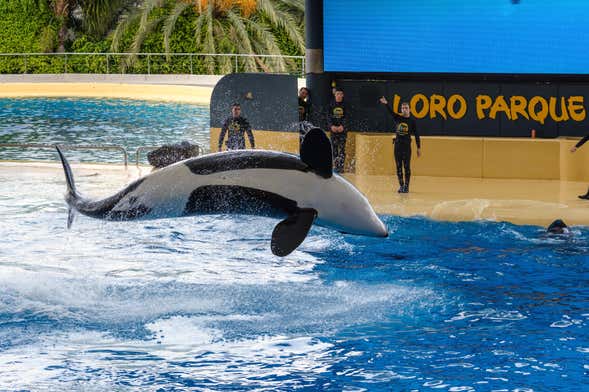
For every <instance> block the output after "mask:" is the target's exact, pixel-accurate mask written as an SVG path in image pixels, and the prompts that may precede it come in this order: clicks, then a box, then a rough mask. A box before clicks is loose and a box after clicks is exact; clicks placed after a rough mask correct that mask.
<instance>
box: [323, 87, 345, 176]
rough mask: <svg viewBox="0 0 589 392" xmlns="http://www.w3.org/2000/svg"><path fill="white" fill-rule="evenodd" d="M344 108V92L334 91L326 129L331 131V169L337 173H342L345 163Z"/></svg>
mask: <svg viewBox="0 0 589 392" xmlns="http://www.w3.org/2000/svg"><path fill="white" fill-rule="evenodd" d="M345 120H346V106H345V104H344V92H343V91H342V90H341V89H338V90H336V92H335V99H334V101H333V102H332V103H331V105H329V113H328V118H327V125H328V127H327V129H329V131H331V145H332V147H333V167H334V170H335V171H336V172H337V173H341V172H343V171H344V162H345V161H346V139H347V136H348V135H347V129H346V127H345Z"/></svg>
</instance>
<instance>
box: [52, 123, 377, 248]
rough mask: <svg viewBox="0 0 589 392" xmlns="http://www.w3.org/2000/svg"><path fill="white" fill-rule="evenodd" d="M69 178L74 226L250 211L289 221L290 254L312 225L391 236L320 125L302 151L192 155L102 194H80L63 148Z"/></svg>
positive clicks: (285, 231)
mask: <svg viewBox="0 0 589 392" xmlns="http://www.w3.org/2000/svg"><path fill="white" fill-rule="evenodd" d="M56 149H57V152H58V154H59V157H60V159H61V163H62V165H63V169H64V172H65V177H66V184H67V192H66V194H65V199H66V202H67V204H68V205H69V214H68V227H69V226H71V223H72V220H73V212H74V211H78V212H80V213H82V214H84V215H87V216H90V217H93V218H99V219H106V220H117V221H118V220H136V219H157V218H170V217H181V216H190V215H198V214H219V213H223V214H225V213H231V214H248V215H261V216H269V217H275V218H279V219H282V220H281V221H280V222H279V223H278V224H277V225H276V227H275V228H274V231H273V233H272V240H271V250H272V253H274V254H275V255H277V256H286V255H288V254H289V253H291V252H292V251H294V250H295V249H296V248H297V247H298V246H299V245H300V244H301V243H302V242H303V241H304V239H305V238H306V236H307V233H308V232H309V230H310V228H311V226H312V225H313V223H316V224H318V225H321V226H325V227H329V228H333V229H335V230H337V231H340V232H343V233H350V234H359V235H367V236H376V237H386V236H388V231H387V228H386V226H385V225H384V224H383V223H382V221H381V220H380V219H379V217H378V216H377V215H376V213H375V212H374V210H373V208H372V206H371V205H370V203H369V202H368V200H367V199H366V197H365V196H364V195H363V194H362V193H360V192H359V191H358V190H357V189H356V188H355V187H354V186H353V185H352V184H351V183H349V182H348V181H347V180H345V179H344V178H343V177H341V176H339V175H337V174H335V175H334V173H333V166H332V147H331V142H330V141H329V139H328V138H327V136H326V135H325V133H324V132H323V131H322V130H321V129H319V128H315V129H312V130H311V131H309V132H308V133H307V134H306V135H305V138H304V140H303V142H302V143H301V148H300V156H297V155H293V154H287V153H283V152H277V151H267V150H234V151H225V152H219V153H213V154H208V155H203V156H199V157H195V158H189V159H186V160H183V161H180V162H177V163H175V164H172V165H170V166H166V167H164V168H162V169H159V170H157V171H154V172H152V173H150V174H148V175H146V176H145V177H142V178H139V179H138V180H136V181H134V182H132V183H130V184H129V185H128V186H126V187H125V188H124V189H122V190H120V191H119V192H117V193H116V194H114V195H112V196H109V197H106V198H104V199H101V200H91V199H88V198H86V197H84V196H82V195H80V194H79V193H78V192H77V190H76V186H75V183H74V176H73V173H72V170H71V168H70V165H69V163H68V161H67V159H66V158H65V156H64V155H63V153H62V151H61V150H60V148H59V146H56Z"/></svg>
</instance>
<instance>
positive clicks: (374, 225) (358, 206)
mask: <svg viewBox="0 0 589 392" xmlns="http://www.w3.org/2000/svg"><path fill="white" fill-rule="evenodd" d="M326 182H327V184H326V186H325V187H324V189H323V190H322V196H323V197H322V199H321V200H319V201H318V209H317V210H318V212H319V214H318V217H317V219H318V223H319V224H320V225H323V226H327V227H331V228H333V229H335V230H338V231H341V232H343V233H349V234H359V235H366V236H370V237H387V236H388V235H389V232H388V229H387V227H386V225H385V224H384V223H383V222H382V221H381V220H380V218H379V217H378V215H376V212H374V209H373V208H372V206H371V205H370V202H369V201H368V199H367V198H366V196H364V195H363V194H362V193H361V192H360V191H358V189H356V187H354V186H353V185H352V184H350V183H349V182H348V181H346V180H345V179H344V178H343V177H341V176H339V175H334V176H333V177H332V178H330V179H328V180H326Z"/></svg>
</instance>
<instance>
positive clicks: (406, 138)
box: [380, 97, 421, 193]
mask: <svg viewBox="0 0 589 392" xmlns="http://www.w3.org/2000/svg"><path fill="white" fill-rule="evenodd" d="M380 103H382V104H383V105H385V106H386V108H387V110H388V111H389V113H391V115H392V116H393V118H394V119H395V134H396V136H395V139H394V141H393V143H394V144H395V148H394V151H395V163H396V165H397V178H398V179H399V190H398V192H399V193H408V192H409V181H410V180H411V135H415V144H417V156H418V157H420V156H421V140H420V139H419V133H417V125H416V123H415V119H413V118H412V117H411V109H410V108H409V103H407V102H403V103H401V113H402V114H397V113H395V112H394V111H393V109H392V108H391V107H389V105H388V101H387V100H386V98H385V97H381V98H380ZM403 170H405V178H403Z"/></svg>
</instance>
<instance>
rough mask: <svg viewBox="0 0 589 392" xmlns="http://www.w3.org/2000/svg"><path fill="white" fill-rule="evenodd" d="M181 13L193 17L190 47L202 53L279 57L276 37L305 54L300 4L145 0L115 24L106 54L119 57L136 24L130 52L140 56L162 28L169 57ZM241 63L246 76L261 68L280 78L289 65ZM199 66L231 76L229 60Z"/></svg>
mask: <svg viewBox="0 0 589 392" xmlns="http://www.w3.org/2000/svg"><path fill="white" fill-rule="evenodd" d="M157 10H160V11H163V12H156V11H157ZM184 13H190V14H191V15H192V16H193V18H194V43H195V46H196V47H198V48H199V50H202V51H203V52H205V53H209V54H217V53H233V54H258V55H280V54H281V50H280V46H279V44H278V37H277V34H278V33H280V34H282V35H283V36H286V38H287V39H288V41H289V42H290V43H291V44H292V46H293V47H294V48H295V49H296V51H297V52H298V53H300V54H302V53H304V51H305V42H304V38H303V15H304V0H175V1H172V0H168V1H166V0H144V1H143V2H142V3H141V4H140V5H139V6H138V7H136V8H135V9H133V10H132V11H131V12H129V13H126V14H124V16H123V17H122V18H121V19H120V21H119V24H118V26H117V28H116V30H115V32H114V34H113V40H112V45H111V50H112V51H113V52H117V51H119V49H120V46H121V43H122V37H123V35H124V33H125V32H126V31H128V29H130V28H131V26H133V25H135V24H136V25H138V28H137V31H136V32H135V35H134V37H133V42H132V44H131V47H130V51H131V52H132V53H139V52H140V49H141V46H142V44H143V43H144V41H145V39H146V37H147V36H148V35H149V34H150V33H152V32H153V31H154V30H156V29H157V28H159V27H160V26H161V32H162V35H163V43H164V48H165V52H166V54H168V56H169V54H170V52H171V50H170V40H171V36H172V34H173V32H174V31H175V28H176V22H177V20H178V18H179V17H180V16H181V15H182V14H184ZM154 15H162V16H154ZM136 59H137V57H136V56H132V57H131V58H129V62H128V65H131V64H132V63H133V62H134V61H135V60H136ZM168 59H169V57H168ZM243 61H244V62H243V64H242V66H243V69H244V70H245V71H255V70H258V69H260V68H261V69H263V70H265V71H278V72H284V71H285V70H286V69H287V66H288V65H290V64H289V61H287V60H285V59H284V58H282V57H275V58H272V59H270V58H266V57H261V56H253V57H249V56H248V57H245V58H244V60H243ZM204 65H205V69H206V71H207V72H209V73H214V71H215V69H216V70H218V71H219V72H221V73H228V72H231V70H232V63H231V59H230V58H229V57H217V58H216V60H215V58H214V57H212V56H207V58H206V59H205V62H204Z"/></svg>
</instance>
